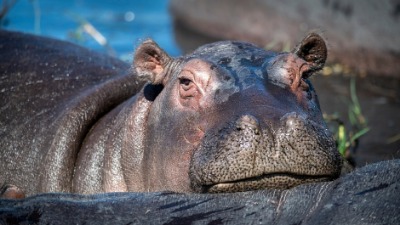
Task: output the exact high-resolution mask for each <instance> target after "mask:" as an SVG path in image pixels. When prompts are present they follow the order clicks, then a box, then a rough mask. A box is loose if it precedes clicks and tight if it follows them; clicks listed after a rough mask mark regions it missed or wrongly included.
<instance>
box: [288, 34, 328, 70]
mask: <svg viewBox="0 0 400 225" xmlns="http://www.w3.org/2000/svg"><path fill="white" fill-rule="evenodd" d="M292 52H293V53H294V54H296V55H297V56H299V57H300V58H302V59H304V60H305V61H306V62H308V64H309V66H310V70H309V71H307V73H308V74H311V73H313V72H315V71H318V70H320V69H322V68H323V67H324V64H325V61H326V57H327V53H328V50H327V48H326V44H325V41H324V39H322V37H321V36H319V35H318V34H316V33H311V34H309V35H308V36H307V37H306V38H304V39H303V40H302V41H301V42H300V44H299V45H297V46H296V48H294V49H293V50H292Z"/></svg>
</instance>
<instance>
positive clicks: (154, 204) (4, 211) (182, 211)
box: [0, 159, 400, 225]
mask: <svg viewBox="0 0 400 225" xmlns="http://www.w3.org/2000/svg"><path fill="white" fill-rule="evenodd" d="M399 170H400V160H399V159H395V160H389V161H382V162H378V163H374V164H369V165H366V166H364V167H362V168H357V169H356V170H355V171H353V172H351V173H348V174H346V175H343V176H340V177H339V178H338V179H336V180H333V181H329V182H319V183H308V184H303V185H298V186H296V187H293V188H291V189H284V190H282V189H264V190H256V191H247V192H236V193H223V194H209V193H201V194H199V193H173V192H150V193H143V192H124V193H103V194H94V195H81V194H70V193H44V194H39V195H35V196H31V197H28V198H25V199H21V200H14V199H12V200H9V199H3V200H2V199H0V223H2V222H3V223H4V224H65V223H68V224H283V225H286V224H354V225H356V224H360V225H364V224H400V214H399V209H400V195H399V189H400V173H399V172H398V171H399Z"/></svg>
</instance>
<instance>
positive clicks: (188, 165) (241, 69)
mask: <svg viewBox="0 0 400 225" xmlns="http://www.w3.org/2000/svg"><path fill="white" fill-rule="evenodd" d="M0 39H1V45H0V50H1V52H2V54H1V56H0V62H1V63H0V71H1V79H0V93H1V96H2V97H1V121H0V124H1V126H0V127H1V130H0V137H1V138H0V149H1V151H2V154H1V155H0V171H1V172H0V183H6V184H12V185H15V186H16V187H18V188H20V189H22V190H24V192H25V193H26V194H27V195H28V196H29V195H32V194H38V193H45V192H72V193H81V194H94V193H103V192H128V191H129V192H157V191H173V192H184V193H193V192H199V193H217V192H241V191H248V190H257V189H266V188H274V189H288V188H292V187H294V186H296V185H299V184H304V183H310V182H325V181H330V180H334V179H336V178H337V177H338V176H339V174H340V170H341V166H342V158H341V156H340V155H339V153H338V151H337V149H336V145H335V141H334V139H333V136H332V134H331V133H330V132H329V130H328V128H327V126H326V124H325V122H324V120H323V117H322V113H321V109H320V107H319V103H318V99H317V95H316V92H315V89H314V88H313V86H312V84H311V82H310V80H309V77H310V76H311V75H313V74H314V73H315V72H317V71H319V70H320V69H322V67H323V66H324V63H325V60H326V58H327V48H326V44H325V42H324V40H323V38H322V37H321V36H320V35H318V34H316V33H311V34H309V35H308V36H306V37H305V38H304V39H303V40H302V41H301V42H300V43H299V44H298V45H297V46H296V47H295V48H294V49H293V50H292V51H291V52H281V53H279V52H273V51H268V50H265V49H262V48H260V47H257V46H255V45H253V44H250V43H246V42H240V41H221V42H216V43H210V44H206V45H204V46H201V47H199V48H198V49H197V50H195V51H194V52H192V53H190V54H187V55H185V56H181V57H177V58H173V57H171V56H169V55H168V54H167V53H166V52H165V51H164V50H163V49H162V48H160V47H159V46H158V45H157V44H156V43H155V42H154V41H152V40H150V39H149V40H145V41H143V42H142V43H141V44H139V45H138V47H137V49H136V51H135V53H134V59H133V64H132V65H129V64H128V63H125V62H122V61H120V60H118V59H115V58H111V57H108V56H105V55H101V54H99V53H95V52H93V51H90V50H87V49H84V48H82V47H78V46H76V45H73V44H70V43H65V42H61V41H57V40H53V39H49V38H43V37H37V36H32V35H28V34H21V33H16V32H8V31H0Z"/></svg>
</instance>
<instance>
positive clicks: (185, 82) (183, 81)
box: [179, 77, 192, 91]
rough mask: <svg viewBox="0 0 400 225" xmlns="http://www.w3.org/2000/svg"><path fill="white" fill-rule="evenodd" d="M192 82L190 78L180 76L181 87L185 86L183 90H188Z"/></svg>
mask: <svg viewBox="0 0 400 225" xmlns="http://www.w3.org/2000/svg"><path fill="white" fill-rule="evenodd" d="M191 83H192V81H191V80H190V79H187V78H184V77H182V78H179V84H180V85H181V87H182V88H183V90H185V91H187V90H189V89H190V84H191Z"/></svg>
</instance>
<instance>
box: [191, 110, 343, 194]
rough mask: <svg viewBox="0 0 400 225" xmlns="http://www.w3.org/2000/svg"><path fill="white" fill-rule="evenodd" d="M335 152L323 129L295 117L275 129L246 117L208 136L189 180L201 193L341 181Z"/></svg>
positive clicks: (289, 118)
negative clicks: (337, 178)
mask: <svg viewBox="0 0 400 225" xmlns="http://www.w3.org/2000/svg"><path fill="white" fill-rule="evenodd" d="M246 117H247V118H250V120H248V119H246ZM246 120H248V121H250V122H243V121H246ZM254 121H256V122H254ZM238 124H241V125H240V126H239V127H238ZM336 152H337V150H336V148H335V143H334V141H333V140H332V138H331V135H330V134H329V133H328V132H327V131H326V130H325V129H324V128H322V127H319V126H317V125H315V124H312V123H311V122H308V120H306V119H305V118H302V117H301V116H299V115H297V114H296V113H288V114H286V115H285V116H283V117H282V119H281V123H280V127H278V128H276V129H271V128H268V127H267V126H265V125H263V124H261V125H260V124H259V123H258V122H257V119H255V118H254V117H252V116H249V115H245V116H242V117H241V118H239V119H238V120H237V121H236V123H234V124H230V125H228V126H227V127H226V128H224V129H221V130H219V131H218V132H215V133H214V134H208V135H207V134H206V136H205V138H204V140H203V142H202V143H201V145H200V146H199V148H198V149H197V150H196V151H195V153H194V154H193V157H192V161H191V165H190V173H189V177H190V180H191V186H192V189H193V190H194V191H198V192H236V191H247V190H255V189H264V188H278V189H286V188H291V187H293V186H296V185H299V184H303V183H309V182H320V181H328V180H332V179H334V178H336V177H337V176H338V175H339V173H340V167H341V158H340V156H339V154H336Z"/></svg>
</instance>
